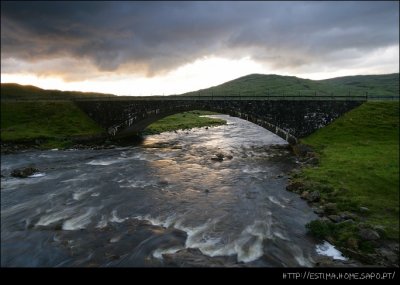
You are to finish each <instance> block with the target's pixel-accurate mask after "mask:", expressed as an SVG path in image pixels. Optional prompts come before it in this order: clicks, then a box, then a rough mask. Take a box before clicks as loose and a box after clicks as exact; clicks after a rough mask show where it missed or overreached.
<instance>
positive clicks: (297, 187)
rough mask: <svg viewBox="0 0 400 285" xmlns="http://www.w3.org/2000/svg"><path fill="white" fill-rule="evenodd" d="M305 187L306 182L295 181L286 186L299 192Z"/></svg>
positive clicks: (288, 189)
mask: <svg viewBox="0 0 400 285" xmlns="http://www.w3.org/2000/svg"><path fill="white" fill-rule="evenodd" d="M303 188H304V184H303V183H302V182H293V183H290V184H289V185H288V186H286V190H287V191H290V192H297V191H299V190H302V189H303Z"/></svg>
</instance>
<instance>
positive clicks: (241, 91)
mask: <svg viewBox="0 0 400 285" xmlns="http://www.w3.org/2000/svg"><path fill="white" fill-rule="evenodd" d="M349 92H350V94H351V95H365V94H366V92H368V94H369V95H374V96H385V95H390V96H395V95H398V94H399V74H398V73H395V74H385V75H366V76H362V75H360V76H347V77H338V78H333V79H327V80H310V79H302V78H298V77H295V76H281V75H273V74H272V75H264V74H250V75H246V76H243V77H240V78H237V79H234V80H231V81H228V82H226V83H223V84H221V85H218V86H214V87H210V88H206V89H200V90H197V91H192V92H188V93H185V94H182V95H195V96H210V95H214V96H266V95H285V96H298V95H315V94H318V95H319V96H323V95H329V96H330V95H347V94H349Z"/></svg>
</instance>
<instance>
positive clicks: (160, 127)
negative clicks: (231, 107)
mask: <svg viewBox="0 0 400 285" xmlns="http://www.w3.org/2000/svg"><path fill="white" fill-rule="evenodd" d="M214 114H216V113H213V112H208V111H189V112H184V113H179V114H175V115H172V116H168V117H165V118H163V119H161V120H159V121H157V122H155V123H153V124H151V125H150V126H148V127H147V128H146V129H145V130H144V132H143V134H145V135H149V134H159V133H162V132H169V131H174V130H179V129H181V130H186V129H191V128H200V127H206V126H217V125H222V124H225V123H226V121H224V120H221V119H212V118H204V117H200V116H203V115H214Z"/></svg>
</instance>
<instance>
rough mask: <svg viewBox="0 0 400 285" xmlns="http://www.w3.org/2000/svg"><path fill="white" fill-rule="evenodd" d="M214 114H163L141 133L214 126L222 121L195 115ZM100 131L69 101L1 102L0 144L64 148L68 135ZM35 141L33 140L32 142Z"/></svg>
mask: <svg viewBox="0 0 400 285" xmlns="http://www.w3.org/2000/svg"><path fill="white" fill-rule="evenodd" d="M209 114H214V113H211V112H205V111H191V112H186V113H181V114H176V115H173V116H169V117H166V118H164V119H162V120H160V121H157V122H155V123H154V124H152V125H150V126H149V127H148V128H147V129H146V130H145V131H144V134H156V133H161V132H165V131H174V130H178V129H190V128H195V127H204V126H214V125H221V124H224V123H225V121H224V120H219V119H211V118H203V117H199V116H200V115H209ZM103 133H104V130H103V129H102V128H101V127H99V126H98V125H97V124H96V123H95V122H94V121H93V120H92V119H90V118H89V117H88V116H87V115H86V114H85V113H84V112H82V111H81V110H80V109H79V108H78V107H77V106H75V105H74V104H73V103H72V102H69V101H41V102H34V101H31V102H2V103H1V141H2V143H14V144H24V143H28V144H32V143H33V144H35V145H36V146H38V145H39V146H40V148H43V149H48V148H66V147H70V146H72V145H73V144H74V142H73V141H72V138H74V137H75V138H76V137H91V136H99V135H101V134H103ZM35 141H36V142H35Z"/></svg>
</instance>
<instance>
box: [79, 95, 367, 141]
mask: <svg viewBox="0 0 400 285" xmlns="http://www.w3.org/2000/svg"><path fill="white" fill-rule="evenodd" d="M364 101H365V99H363V98H351V99H350V98H296V99H293V100H291V99H288V98H281V99H279V98H278V99H271V98H262V97H254V98H246V97H242V98H227V97H221V98H215V97H214V98H211V97H210V98H203V97H199V98H197V97H195V98H185V97H178V96H177V97H169V96H168V97H162V96H159V97H146V98H138V97H135V98H132V97H130V98H126V97H125V98H107V99H104V98H103V99H100V98H98V99H78V100H75V104H76V105H77V106H78V107H79V108H81V109H82V110H83V111H84V112H85V113H86V114H87V115H88V116H89V117H91V118H92V119H93V120H94V121H96V122H97V123H98V124H100V125H101V126H102V127H104V128H106V129H107V131H108V134H109V135H110V136H112V137H115V138H122V137H128V136H132V135H135V134H138V133H139V132H140V131H142V130H144V129H145V128H146V127H147V126H148V125H150V124H151V123H153V122H155V121H157V120H159V119H161V118H164V117H166V116H169V115H173V114H176V113H180V112H184V111H191V110H206V111H214V112H218V113H221V114H227V115H231V116H233V117H239V118H242V119H245V120H247V121H250V122H252V123H255V124H257V125H259V126H261V127H264V128H265V129H267V130H269V131H271V132H273V133H275V134H277V135H278V136H280V137H281V138H283V139H285V140H286V141H288V142H289V143H290V144H296V143H297V140H298V139H299V138H302V137H305V136H307V135H309V134H311V133H313V132H314V131H315V130H317V129H319V128H321V127H324V126H326V125H327V124H329V123H330V122H332V121H333V120H334V119H336V118H338V117H340V116H341V115H342V114H344V113H346V112H347V111H349V110H351V109H353V108H355V107H357V106H359V105H361V104H362V103H363V102H364Z"/></svg>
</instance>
